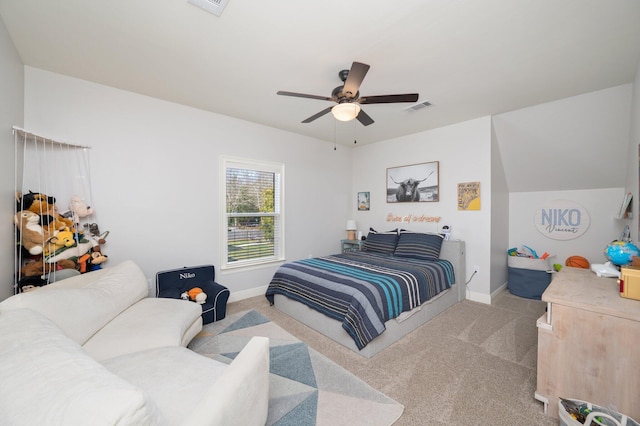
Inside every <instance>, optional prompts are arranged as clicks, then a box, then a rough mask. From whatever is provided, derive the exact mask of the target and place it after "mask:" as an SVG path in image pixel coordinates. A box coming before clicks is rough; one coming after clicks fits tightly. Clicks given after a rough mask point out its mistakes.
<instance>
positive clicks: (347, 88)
mask: <svg viewBox="0 0 640 426" xmlns="http://www.w3.org/2000/svg"><path fill="white" fill-rule="evenodd" d="M369 68H370V67H369V65H367V64H363V63H361V62H354V63H353V64H351V69H350V70H349V75H348V76H347V80H346V81H345V82H344V89H343V90H342V91H343V92H344V93H345V94H346V95H347V96H348V97H350V98H353V97H355V96H356V93H358V90H359V89H360V85H361V84H362V80H364V76H365V75H367V72H368V71H369Z"/></svg>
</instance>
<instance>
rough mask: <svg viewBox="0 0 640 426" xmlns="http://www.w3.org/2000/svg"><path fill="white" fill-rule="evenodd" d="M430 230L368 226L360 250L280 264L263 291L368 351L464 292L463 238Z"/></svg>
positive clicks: (275, 301)
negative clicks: (443, 236) (384, 230)
mask: <svg viewBox="0 0 640 426" xmlns="http://www.w3.org/2000/svg"><path fill="white" fill-rule="evenodd" d="M372 231H373V230H372ZM435 237H439V236H436V235H435V234H422V233H413V232H397V231H395V230H394V231H391V232H388V233H376V232H375V231H373V232H370V233H369V236H368V237H367V241H366V242H365V244H364V246H363V250H362V251H361V252H354V253H343V254H336V255H332V256H325V257H321V258H312V259H304V260H299V261H295V262H290V263H286V264H284V265H282V266H280V268H278V270H277V271H276V273H275V274H274V276H273V278H272V280H271V283H270V284H269V286H268V288H267V291H266V294H265V295H266V297H267V299H268V300H269V302H270V303H271V304H273V306H275V308H276V309H278V310H280V311H281V312H283V313H285V314H287V315H289V316H291V317H293V318H295V319H296V320H298V321H300V322H302V323H304V324H306V325H307V326H309V327H311V328H313V329H314V330H316V331H318V332H320V333H322V334H324V335H325V336H327V337H329V338H331V339H333V340H335V341H336V342H338V343H340V344H342V345H343V346H346V347H347V348H349V349H351V350H353V351H354V352H356V353H358V354H360V355H362V356H364V357H366V358H370V357H372V356H374V355H375V354H376V353H378V352H380V351H381V350H383V349H384V348H386V347H388V346H389V345H391V344H392V343H394V342H396V341H397V340H399V339H400V338H402V337H404V336H405V335H407V334H408V333H410V332H411V331H413V330H415V329H416V328H418V327H419V326H420V325H422V324H424V323H425V322H427V321H429V320H430V319H432V318H433V317H435V316H436V315H438V314H440V313H442V312H444V311H445V310H446V309H448V308H449V307H450V306H452V305H453V304H455V303H457V302H459V301H461V300H463V299H464V298H465V291H466V289H465V284H464V282H465V252H464V251H465V244H464V241H460V240H442V239H441V238H439V239H438V238H435ZM424 241H428V243H426V244H425V243H424Z"/></svg>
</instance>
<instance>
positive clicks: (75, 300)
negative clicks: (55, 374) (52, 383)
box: [0, 261, 149, 345]
mask: <svg viewBox="0 0 640 426" xmlns="http://www.w3.org/2000/svg"><path fill="white" fill-rule="evenodd" d="M91 274H93V272H88V273H86V274H83V275H80V276H77V277H72V278H68V279H66V280H62V281H58V282H56V283H54V284H51V285H48V286H45V287H42V288H39V289H37V290H33V291H30V292H27V293H21V294H16V295H15V296H11V297H10V298H8V299H7V300H5V301H3V302H2V303H0V311H3V310H7V309H18V308H29V309H33V310H35V311H38V312H40V313H41V314H43V315H44V316H46V317H47V318H49V319H50V320H51V321H53V322H54V323H55V324H56V325H57V326H58V327H60V328H61V329H62V331H64V333H65V334H66V335H67V336H68V337H70V338H71V339H73V340H74V341H75V342H77V343H79V344H81V345H83V344H84V343H85V342H86V341H87V340H88V339H89V338H90V337H91V336H93V335H94V334H95V332H96V331H98V330H100V329H101V328H102V327H104V326H105V325H106V324H107V323H108V322H109V321H111V320H112V319H113V318H114V317H116V316H117V315H118V314H120V313H121V312H122V311H124V310H125V309H127V308H128V307H129V306H131V305H132V304H134V303H135V302H137V301H138V300H140V299H142V298H144V297H146V296H147V295H148V294H149V289H148V287H147V280H146V278H145V276H144V274H143V273H142V271H141V270H140V268H139V267H138V266H137V265H136V264H135V263H133V262H131V261H125V262H122V263H120V264H118V265H116V266H113V267H110V268H107V269H105V270H101V271H96V275H91ZM92 278H95V279H92ZM80 285H81V286H80Z"/></svg>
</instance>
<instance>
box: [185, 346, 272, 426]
mask: <svg viewBox="0 0 640 426" xmlns="http://www.w3.org/2000/svg"><path fill="white" fill-rule="evenodd" d="M268 412H269V338H267V337H253V338H252V339H251V340H250V341H249V343H248V344H247V345H246V346H245V347H244V349H242V351H241V352H240V353H239V354H238V356H236V358H235V359H234V360H233V362H232V363H231V364H230V365H229V368H227V369H226V370H225V372H224V374H223V375H222V376H221V377H220V379H218V380H217V381H216V382H215V384H214V385H213V387H212V389H211V390H209V392H207V393H206V394H205V395H204V396H203V398H202V399H201V400H200V402H199V403H198V404H197V405H196V407H195V408H194V409H193V410H192V411H191V412H190V413H189V416H188V417H187V418H186V419H185V421H184V423H183V425H187V426H191V425H193V426H195V425H203V424H206V425H221V426H222V425H225V426H226V425H242V426H253V425H260V426H262V425H264V424H265V423H266V421H267V414H268ZM185 414H186V413H185Z"/></svg>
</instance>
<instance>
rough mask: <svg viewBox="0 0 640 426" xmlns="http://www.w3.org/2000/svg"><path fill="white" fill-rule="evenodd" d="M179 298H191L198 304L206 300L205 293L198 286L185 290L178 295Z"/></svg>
mask: <svg viewBox="0 0 640 426" xmlns="http://www.w3.org/2000/svg"><path fill="white" fill-rule="evenodd" d="M180 298H181V299H184V300H192V301H194V302H196V303H197V304H199V305H202V304H203V303H204V302H206V301H207V294H206V293H205V292H204V291H202V289H201V288H200V287H194V288H192V289H191V290H189V291H185V292H184V293H182V294H181V295H180Z"/></svg>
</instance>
